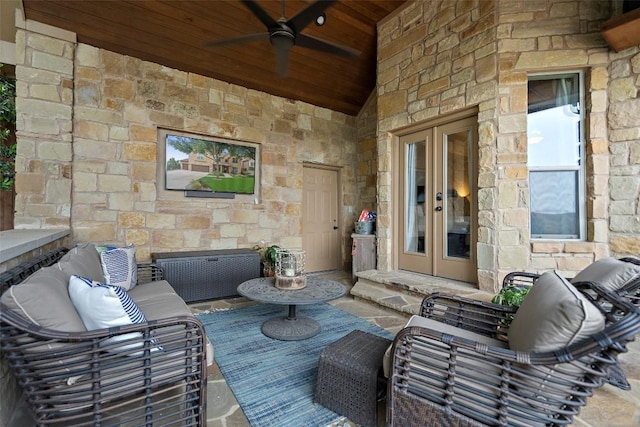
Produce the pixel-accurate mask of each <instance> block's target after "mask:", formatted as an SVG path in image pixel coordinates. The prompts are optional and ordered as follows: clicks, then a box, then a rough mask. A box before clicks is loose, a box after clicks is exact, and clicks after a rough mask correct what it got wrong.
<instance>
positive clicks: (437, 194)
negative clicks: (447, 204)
mask: <svg viewBox="0 0 640 427" xmlns="http://www.w3.org/2000/svg"><path fill="white" fill-rule="evenodd" d="M436 200H437V201H441V200H442V193H441V192H437V193H436Z"/></svg>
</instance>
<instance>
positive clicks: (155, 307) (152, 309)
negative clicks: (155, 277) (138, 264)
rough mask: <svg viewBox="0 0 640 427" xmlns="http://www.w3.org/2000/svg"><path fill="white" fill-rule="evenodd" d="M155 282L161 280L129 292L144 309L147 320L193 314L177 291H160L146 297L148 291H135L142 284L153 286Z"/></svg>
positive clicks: (147, 285) (141, 308)
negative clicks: (151, 296)
mask: <svg viewBox="0 0 640 427" xmlns="http://www.w3.org/2000/svg"><path fill="white" fill-rule="evenodd" d="M154 283H161V282H151V283H145V284H144V285H139V286H136V287H135V288H133V289H132V290H131V291H130V292H129V296H130V297H131V299H132V300H133V301H134V302H135V303H136V304H137V306H138V307H139V308H140V310H142V312H143V313H144V315H145V317H146V318H147V320H158V319H165V318H167V317H174V316H193V314H192V313H191V310H189V307H188V306H187V304H186V303H185V302H184V300H183V299H182V298H180V297H179V296H178V294H176V293H175V292H172V293H158V294H157V295H156V296H155V297H154V298H144V296H145V294H148V293H141V292H133V291H135V290H137V289H138V288H139V287H142V286H144V287H148V288H152V287H153V285H154ZM141 297H142V298H141Z"/></svg>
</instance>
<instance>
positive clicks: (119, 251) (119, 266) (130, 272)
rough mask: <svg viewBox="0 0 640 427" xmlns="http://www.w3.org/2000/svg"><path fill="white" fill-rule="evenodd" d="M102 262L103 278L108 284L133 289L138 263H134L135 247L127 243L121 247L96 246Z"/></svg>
mask: <svg viewBox="0 0 640 427" xmlns="http://www.w3.org/2000/svg"><path fill="white" fill-rule="evenodd" d="M96 250H97V251H98V253H99V254H100V261H101V262H102V272H103V273H104V280H105V281H106V282H107V284H109V285H116V286H121V287H123V288H124V289H126V290H130V289H133V287H134V286H136V283H137V282H138V264H137V263H136V248H135V246H134V245H128V246H125V247H122V248H119V247H116V246H96Z"/></svg>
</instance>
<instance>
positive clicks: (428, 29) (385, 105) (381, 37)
mask: <svg viewBox="0 0 640 427" xmlns="http://www.w3.org/2000/svg"><path fill="white" fill-rule="evenodd" d="M496 32H497V25H496V10H495V3H494V2H485V1H482V2H472V1H466V2H454V1H445V2H427V1H417V2H413V3H410V4H409V5H407V7H405V8H404V9H403V10H402V11H401V12H400V13H398V14H397V15H395V16H394V17H392V18H390V19H389V20H387V21H385V22H384V23H381V24H380V25H379V27H378V120H379V122H378V156H379V162H378V167H379V171H378V182H379V185H378V198H379V205H380V207H379V217H378V238H379V243H378V248H379V255H378V268H379V269H381V270H392V269H393V268H394V265H393V253H394V230H393V229H392V226H393V212H394V210H395V208H394V203H396V201H395V199H394V188H393V172H394V170H393V162H394V159H393V148H394V147H393V144H394V137H393V133H394V132H395V131H396V130H397V129H400V128H402V127H405V126H408V125H411V124H416V123H420V122H425V121H428V120H430V119H434V118H437V117H439V116H441V115H443V114H446V113H451V112H455V111H459V110H461V109H464V108H467V107H472V106H474V107H475V106H477V107H478V121H479V143H478V150H479V163H480V164H479V185H478V187H479V194H478V199H479V219H478V224H479V228H480V229H479V236H478V268H479V273H478V274H479V277H480V286H481V288H486V287H487V286H488V285H487V283H489V282H493V281H494V277H495V265H496V252H497V247H496V240H495V231H496V230H495V222H496V219H495V218H496V215H497V209H498V206H499V203H498V198H497V193H498V185H497V174H496V171H495V163H494V162H495V159H496V148H495V141H494V140H495V133H496V128H497V117H498V114H499V113H498V103H497V95H498V64H497V50H498V41H497V36H496ZM491 287H492V285H491Z"/></svg>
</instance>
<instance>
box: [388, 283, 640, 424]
mask: <svg viewBox="0 0 640 427" xmlns="http://www.w3.org/2000/svg"><path fill="white" fill-rule="evenodd" d="M530 283H531V282H530ZM580 288H581V291H582V292H580V291H578V288H577V287H576V286H574V285H572V284H571V283H569V282H568V281H567V280H566V279H564V278H562V277H560V276H558V275H557V274H556V273H555V272H547V273H544V274H542V275H538V276H537V277H536V280H535V283H534V284H533V288H532V289H531V291H530V293H529V295H527V297H526V298H525V300H524V302H523V304H522V306H520V308H518V309H516V308H513V307H506V306H501V305H496V304H491V303H486V302H482V301H477V300H473V299H469V298H465V297H460V296H453V295H444V294H432V295H430V296H428V297H427V298H425V299H424V301H423V302H422V306H421V311H420V315H419V316H414V317H413V318H412V319H411V320H410V321H409V323H408V325H407V327H405V328H404V329H403V330H401V331H400V332H399V333H398V334H397V335H396V338H395V340H394V343H393V345H392V347H391V349H390V351H389V352H388V357H386V358H385V369H386V373H387V376H388V377H389V384H388V396H387V425H389V426H403V427H410V426H424V425H429V426H520V427H525V426H526V427H530V426H561V425H570V424H571V423H572V422H573V417H574V416H575V415H576V414H577V413H578V412H579V411H580V408H581V407H582V406H584V405H586V404H587V400H588V398H589V397H590V396H591V395H592V394H593V391H594V390H595V389H596V388H598V387H600V386H602V384H603V383H604V381H605V379H606V377H607V375H608V371H609V368H610V367H611V366H613V365H615V364H616V363H617V355H618V354H619V353H620V352H625V351H626V347H625V345H626V343H628V342H629V341H630V340H633V339H634V338H635V335H636V334H638V332H640V310H638V308H636V307H634V305H633V304H631V303H630V302H629V301H628V299H627V298H624V297H622V296H620V295H619V294H616V293H614V292H611V291H608V290H605V288H604V287H602V285H601V284H596V283H593V282H581V284H580Z"/></svg>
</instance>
